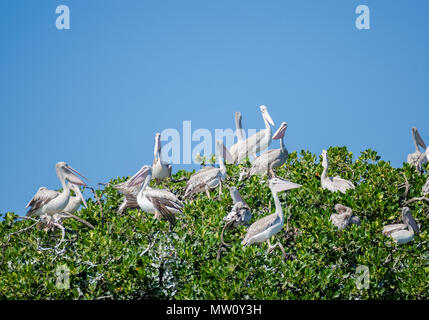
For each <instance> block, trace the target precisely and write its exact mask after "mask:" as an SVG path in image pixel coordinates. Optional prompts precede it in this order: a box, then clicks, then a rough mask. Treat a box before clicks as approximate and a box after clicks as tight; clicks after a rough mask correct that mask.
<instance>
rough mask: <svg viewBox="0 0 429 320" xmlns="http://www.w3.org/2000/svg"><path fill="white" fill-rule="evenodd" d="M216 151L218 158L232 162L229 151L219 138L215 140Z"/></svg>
mask: <svg viewBox="0 0 429 320" xmlns="http://www.w3.org/2000/svg"><path fill="white" fill-rule="evenodd" d="M216 151H217V153H218V155H219V157H220V158H222V159H225V160H226V161H227V162H229V163H233V159H232V156H231V153H229V151H228V149H227V148H226V147H225V145H224V144H223V142H222V141H221V140H216Z"/></svg>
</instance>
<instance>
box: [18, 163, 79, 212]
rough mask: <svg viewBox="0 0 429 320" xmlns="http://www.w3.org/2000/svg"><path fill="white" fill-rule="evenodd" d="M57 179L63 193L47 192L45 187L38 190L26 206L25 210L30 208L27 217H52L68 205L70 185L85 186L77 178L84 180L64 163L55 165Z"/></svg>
mask: <svg viewBox="0 0 429 320" xmlns="http://www.w3.org/2000/svg"><path fill="white" fill-rule="evenodd" d="M55 169H56V172H57V177H58V179H59V180H60V182H61V185H62V187H63V192H58V191H55V190H49V189H47V188H45V187H41V188H39V190H38V191H37V192H36V194H35V195H34V197H33V198H32V199H31V200H30V202H29V203H28V204H27V206H26V208H28V207H30V210H28V212H27V216H42V215H51V216H52V215H54V214H56V213H60V212H62V211H63V210H64V208H65V207H66V206H67V204H68V203H69V198H70V185H69V183H67V182H70V183H72V184H76V185H80V186H85V185H86V184H85V182H83V181H82V180H81V179H80V178H79V176H81V177H82V178H84V179H86V178H85V177H84V176H83V175H82V174H80V173H79V172H78V171H76V170H75V169H73V168H72V167H70V166H69V165H68V164H67V163H65V162H58V163H57V164H56V165H55Z"/></svg>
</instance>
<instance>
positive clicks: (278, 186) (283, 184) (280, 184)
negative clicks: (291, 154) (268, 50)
mask: <svg viewBox="0 0 429 320" xmlns="http://www.w3.org/2000/svg"><path fill="white" fill-rule="evenodd" d="M274 179H275V182H274V184H273V187H272V189H273V191H274V192H281V191H286V190H292V189H296V188H300V187H302V186H301V185H300V184H297V183H293V182H290V181H287V180H283V179H279V178H274ZM274 179H273V180H274ZM273 180H270V181H273Z"/></svg>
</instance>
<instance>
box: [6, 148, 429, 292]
mask: <svg viewBox="0 0 429 320" xmlns="http://www.w3.org/2000/svg"><path fill="white" fill-rule="evenodd" d="M328 154H329V158H330V169H329V171H328V174H329V176H335V175H341V176H342V177H343V178H346V179H349V180H351V181H353V182H354V183H355V185H356V189H355V190H349V191H348V192H347V193H346V194H345V195H344V194H341V193H338V192H337V193H331V192H329V191H327V190H322V188H321V184H320V174H321V172H322V166H321V164H320V161H319V160H320V159H319V156H317V155H315V154H312V153H310V152H307V151H301V152H300V153H299V154H298V153H297V152H293V153H291V154H290V155H289V159H288V161H287V163H286V164H285V165H284V166H282V167H281V168H280V169H278V170H277V175H278V176H279V177H284V178H285V179H288V180H290V181H293V182H296V183H299V184H302V185H303V187H302V188H299V189H295V190H292V191H290V192H284V193H281V194H280V199H281V201H282V204H283V208H284V210H285V216H286V217H287V218H288V225H286V224H285V226H284V228H283V230H282V231H281V232H280V233H279V234H277V235H276V236H275V238H276V239H275V240H276V241H277V240H280V241H281V242H282V243H283V245H284V247H285V249H286V251H287V254H288V257H287V258H286V259H285V260H283V257H282V255H281V252H280V250H277V251H274V252H273V253H272V254H270V255H266V253H265V251H266V249H267V246H266V244H263V245H261V246H258V245H253V246H250V247H247V248H245V249H243V248H242V246H241V244H240V242H241V239H242V238H243V237H244V235H245V232H246V229H245V228H244V227H240V228H239V229H230V230H227V231H226V232H225V241H227V242H228V243H231V244H232V246H231V247H229V248H227V250H226V251H224V252H220V258H219V259H217V254H218V249H219V244H220V234H221V230H222V227H223V225H224V222H223V221H222V218H223V217H224V215H225V214H226V213H227V212H229V210H230V209H231V206H232V205H231V204H232V200H231V198H230V195H229V192H228V188H224V192H223V194H222V195H221V196H220V199H218V198H217V197H218V191H217V190H215V191H212V193H211V195H212V199H208V198H207V196H206V195H205V193H201V194H199V195H197V197H196V198H195V200H194V201H192V202H189V201H186V202H185V207H184V211H183V215H181V216H179V217H178V222H177V224H176V225H175V227H174V228H173V231H169V226H168V222H166V221H157V220H155V219H153V216H152V215H150V214H147V213H144V212H141V211H140V210H128V212H127V213H126V214H124V215H117V214H116V209H117V208H118V206H119V204H120V202H121V200H122V196H121V195H120V194H119V193H118V192H117V191H116V190H115V189H113V188H112V187H110V186H107V187H106V188H105V189H102V190H97V191H96V192H97V195H98V197H99V198H100V199H101V203H100V204H101V206H102V210H101V209H100V204H99V203H98V202H97V201H96V200H95V199H89V200H88V208H87V209H85V208H83V209H81V210H80V211H79V212H78V214H77V215H79V217H81V218H83V219H86V220H87V221H89V222H90V223H92V224H93V225H94V226H95V229H94V230H91V229H89V228H87V227H86V226H84V225H83V224H81V223H79V222H78V221H76V220H73V219H67V220H65V221H64V225H65V226H66V227H67V228H68V229H70V230H72V231H70V232H67V233H66V237H67V239H68V240H73V241H70V242H68V243H67V247H66V248H67V249H66V250H65V251H64V252H62V253H58V252H54V251H53V250H40V247H48V246H50V247H52V246H53V245H55V243H56V242H57V241H58V237H59V236H60V232H59V231H58V230H57V231H56V232H55V233H52V232H45V231H43V230H38V229H37V228H32V229H29V230H28V231H24V232H21V233H19V234H14V235H12V236H10V237H9V234H10V233H12V232H16V231H18V230H20V229H22V228H24V227H28V226H31V225H32V224H33V221H28V220H22V219H17V216H16V215H15V214H12V213H7V214H5V215H4V219H3V220H2V221H0V243H1V248H2V252H1V253H0V254H1V255H0V259H1V260H0V298H3V299H4V298H6V299H171V298H174V299H335V298H339V299H428V298H429V276H428V275H429V259H428V258H429V255H428V244H429V242H428V240H429V233H428V226H429V218H428V210H429V202H425V201H413V202H411V203H409V204H408V206H409V207H410V208H411V212H412V214H413V216H414V217H415V218H416V220H417V221H418V223H419V224H420V225H421V232H420V233H419V234H418V235H416V237H415V238H414V240H413V241H412V242H410V243H408V244H405V245H401V246H399V245H396V244H395V243H394V242H393V241H392V240H391V239H390V238H387V237H385V236H383V235H382V233H381V230H382V228H383V226H384V225H385V224H388V223H395V222H400V221H401V220H400V219H401V218H400V208H401V207H402V206H403V205H404V204H405V202H406V201H407V200H409V199H411V198H414V197H420V196H421V189H422V186H423V184H424V183H425V181H426V179H427V174H422V175H419V174H418V173H417V172H416V171H415V170H414V168H411V167H410V166H409V165H408V164H404V166H403V168H393V167H392V166H391V165H390V164H389V163H388V162H385V161H382V160H380V158H379V156H377V154H376V152H374V151H371V150H367V151H365V152H362V153H361V155H360V156H359V157H358V158H357V159H356V161H354V162H353V161H352V154H351V153H350V152H348V150H347V149H346V148H345V147H341V148H340V147H333V148H330V149H329V150H328ZM247 165H249V163H247ZM227 169H228V175H229V178H228V179H227V181H226V186H228V187H229V186H233V185H235V186H237V187H238V188H239V190H240V193H241V195H242V196H243V197H244V199H245V200H246V201H247V203H248V205H249V206H250V208H251V209H252V211H253V217H252V222H253V221H255V220H256V219H259V218H260V217H262V216H264V215H266V214H268V213H269V212H270V209H269V207H270V203H271V202H272V196H271V193H270V191H269V189H268V186H267V183H266V177H252V178H251V179H249V180H246V181H244V183H241V182H238V175H239V167H238V166H232V165H228V167H227ZM425 169H426V170H427V169H429V165H426V166H425ZM190 175H191V172H185V171H179V172H178V173H177V174H175V175H174V178H175V179H179V178H181V177H186V178H189V176H190ZM404 176H405V177H406V178H407V180H408V183H409V186H410V188H409V190H406V189H408V188H405V187H402V186H401V184H404V182H405V179H404ZM125 179H126V178H120V179H113V180H112V181H111V182H112V183H117V182H120V181H124V180H125ZM152 184H153V186H154V187H159V186H155V183H154V182H152ZM185 185H186V181H185V180H184V181H180V182H176V183H172V182H171V181H165V182H163V183H162V184H161V186H162V187H164V188H168V189H170V190H171V191H173V192H177V193H178V194H179V195H180V194H182V193H183V191H184V187H185ZM336 203H341V204H344V205H346V206H349V207H351V208H352V209H353V213H354V214H355V215H357V216H359V217H360V219H361V221H362V224H361V226H357V225H352V226H351V227H349V228H347V229H345V230H343V231H338V229H337V228H336V227H335V226H333V225H332V224H331V222H330V221H329V217H330V215H331V214H332V213H333V212H334V205H335V204H336ZM273 211H274V205H272V206H271V212H273ZM101 217H102V220H101ZM8 238H10V239H9V240H8ZM273 243H274V242H273ZM38 249H39V250H38ZM61 265H66V266H67V267H68V268H69V269H70V288H69V289H58V288H57V287H56V282H55V281H56V269H57V267H58V266H61ZM358 265H365V266H368V268H369V272H370V287H369V289H358V288H357V286H356V283H355V277H356V268H357V266H358Z"/></svg>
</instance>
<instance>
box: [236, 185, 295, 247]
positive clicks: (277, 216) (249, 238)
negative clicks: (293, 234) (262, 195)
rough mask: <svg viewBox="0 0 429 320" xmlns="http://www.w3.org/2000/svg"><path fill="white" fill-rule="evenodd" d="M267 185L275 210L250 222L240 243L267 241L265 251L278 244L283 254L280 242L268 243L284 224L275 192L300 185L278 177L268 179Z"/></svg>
mask: <svg viewBox="0 0 429 320" xmlns="http://www.w3.org/2000/svg"><path fill="white" fill-rule="evenodd" d="M268 186H269V188H270V189H271V193H272V195H273V198H274V203H275V206H276V211H275V212H274V213H273V214H270V215H268V216H265V217H263V218H261V219H259V220H257V221H256V222H254V223H252V225H251V226H250V227H249V228H248V229H247V233H246V236H245V237H244V239H243V241H242V242H241V244H242V245H243V246H248V245H251V244H253V243H262V242H265V241H267V242H268V250H267V253H270V252H272V250H274V248H276V247H277V246H279V247H280V249H281V250H282V252H283V255H285V251H284V248H283V246H282V244H281V243H280V242H278V243H276V244H275V245H271V243H270V238H271V237H272V236H273V235H275V234H276V233H278V232H279V231H280V230H281V229H282V227H283V224H284V216H283V209H282V206H281V203H280V200H279V197H278V195H277V194H278V193H279V192H281V191H286V190H291V189H296V188H299V187H301V185H299V184H296V183H293V182H289V181H286V180H282V179H279V178H273V179H270V180H269V181H268Z"/></svg>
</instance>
